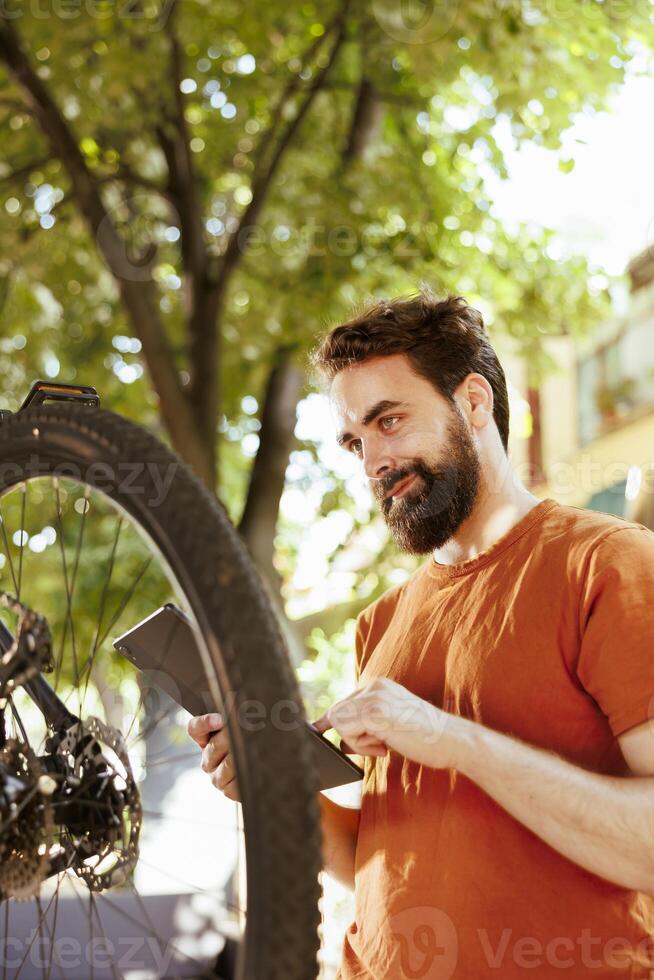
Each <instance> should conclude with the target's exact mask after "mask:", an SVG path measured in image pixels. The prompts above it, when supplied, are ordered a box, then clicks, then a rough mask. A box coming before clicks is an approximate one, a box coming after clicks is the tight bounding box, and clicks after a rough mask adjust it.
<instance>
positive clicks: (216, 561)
mask: <svg viewBox="0 0 654 980" xmlns="http://www.w3.org/2000/svg"><path fill="white" fill-rule="evenodd" d="M65 464H70V465H73V466H75V467H76V468H77V471H78V472H79V473H80V474H81V480H82V482H85V483H87V484H88V485H89V486H91V487H93V488H94V489H98V490H100V491H101V492H102V493H104V494H106V496H108V497H110V498H111V499H112V500H113V501H115V503H117V504H118V505H119V506H120V507H122V508H123V509H124V510H125V511H126V512H128V513H129V515H130V516H131V517H132V518H133V519H134V520H135V521H136V522H137V523H138V524H139V525H140V526H141V527H142V528H143V530H144V531H145V532H146V533H147V534H148V535H149V536H150V537H151V538H152V540H153V542H154V543H155V544H156V545H157V547H158V549H159V550H160V552H161V554H162V555H163V557H164V559H165V560H166V562H167V563H168V565H169V566H170V568H171V570H172V572H173V573H174V575H175V577H176V578H177V580H178V581H179V583H180V585H181V587H182V588H183V589H184V592H185V594H186V596H187V597H188V600H189V604H190V606H191V608H192V611H193V613H194V615H195V617H196V619H197V623H198V625H199V627H200V629H201V630H202V633H203V636H204V638H205V640H206V643H207V648H208V650H209V653H210V656H211V659H212V662H213V665H214V667H215V670H216V675H217V678H218V682H219V685H220V689H221V694H222V695H223V697H227V696H231V697H233V699H234V704H235V705H238V704H239V703H241V702H242V701H249V700H250V699H254V700H257V701H259V702H262V703H263V704H264V705H267V706H271V705H273V704H274V703H279V702H292V703H293V704H294V706H295V708H296V717H297V718H298V719H302V718H304V711H303V707H302V703H301V699H300V694H299V690H298V686H297V682H296V679H295V675H294V673H293V670H292V667H291V664H290V661H289V658H288V654H287V651H286V647H285V644H284V640H283V638H282V635H281V632H280V628H279V625H278V623H277V620H276V617H275V614H274V612H273V610H272V606H271V603H270V600H269V598H268V596H267V593H266V588H265V586H263V584H262V581H261V579H260V578H259V576H258V574H257V572H256V569H255V568H254V565H253V563H252V561H251V559H250V558H249V555H248V554H247V551H246V549H245V546H244V544H243V542H242V541H241V539H240V538H239V536H238V533H237V531H236V529H235V528H234V527H233V525H232V524H231V522H230V521H229V518H228V517H227V514H226V512H225V511H224V509H223V508H222V506H221V505H220V504H219V502H218V501H217V500H216V498H215V497H213V496H212V495H211V493H210V492H209V491H208V490H207V489H206V487H204V485H203V484H202V483H201V482H200V481H199V480H198V479H197V478H196V477H195V476H194V474H193V473H192V471H191V470H190V468H189V467H188V466H187V465H186V464H185V463H183V462H182V461H181V460H180V459H179V458H178V457H177V456H176V455H175V454H174V453H172V452H171V451H170V450H168V449H167V448H166V447H165V446H164V445H163V444H161V443H160V442H159V441H158V440H157V439H156V438H154V436H153V435H152V434H150V433H149V432H148V431H146V430H145V429H143V428H141V427H140V426H138V425H135V424H134V423H132V422H130V421H128V420H127V419H125V418H123V417H122V416H119V415H117V414H116V413H114V412H111V411H108V410H105V409H96V408H88V407H80V406H74V405H65V404H64V405H46V406H42V407H39V408H34V409H29V410H26V411H24V412H21V413H20V414H17V415H14V416H11V417H9V418H6V419H5V420H3V421H2V422H1V423H0V493H4V492H5V491H7V490H9V489H11V488H12V487H15V486H18V485H19V484H20V483H21V482H23V481H24V480H25V479H28V478H30V477H34V476H49V475H52V474H53V471H55V469H56V468H58V469H57V472H59V470H61V468H62V466H65ZM97 464H108V466H105V467H104V468H103V469H102V471H101V473H100V472H99V468H98V466H97ZM119 464H120V465H121V466H123V467H124V465H125V464H128V465H129V466H131V467H132V471H133V472H134V473H136V472H137V470H138V474H137V475H136V476H134V477H133V478H132V479H131V481H130V487H129V489H128V490H126V489H125V488H121V481H120V480H119V479H118V469H117V467H118V465H119ZM170 467H174V477H173V479H172V481H171V483H170V488H169V491H168V493H167V494H166V496H165V498H164V499H163V501H162V502H161V503H160V504H159V505H158V506H156V507H151V506H148V504H147V501H149V500H152V499H154V498H155V496H156V491H157V484H155V482H154V480H153V475H152V474H153V471H156V472H157V474H158V476H159V478H160V482H159V484H158V486H159V487H160V486H161V485H162V483H161V480H162V479H165V476H164V474H165V473H166V472H167V473H170ZM110 474H113V476H112V475H110ZM228 730H229V735H230V742H231V747H232V754H233V758H234V761H235V767H236V772H237V774H238V783H239V791H240V798H241V801H242V812H243V829H244V834H245V848H246V866H247V895H248V907H247V921H246V926H245V940H244V944H243V945H244V948H243V949H242V952H241V954H240V957H239V967H238V978H239V980H311V978H312V977H316V975H317V971H318V967H317V952H318V947H319V937H318V927H319V922H320V914H319V906H318V902H319V898H320V883H319V877H318V875H319V871H320V868H321V861H320V846H321V838H320V820H319V807H318V802H317V793H318V788H319V787H318V775H317V772H316V771H315V768H314V765H313V760H312V757H311V755H310V744H309V743H308V740H307V739H306V736H305V733H304V731H303V727H302V725H301V724H300V723H298V724H297V725H294V726H293V727H291V726H285V728H282V727H279V726H272V725H270V724H268V723H266V724H265V726H264V727H262V728H261V730H259V731H248V732H247V734H246V733H244V732H243V731H241V730H240V729H239V727H238V726H234V727H232V725H229V723H228Z"/></svg>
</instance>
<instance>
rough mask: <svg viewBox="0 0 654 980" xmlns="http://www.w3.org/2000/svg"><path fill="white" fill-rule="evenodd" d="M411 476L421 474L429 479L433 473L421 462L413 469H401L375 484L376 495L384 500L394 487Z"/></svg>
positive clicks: (424, 478)
mask: <svg viewBox="0 0 654 980" xmlns="http://www.w3.org/2000/svg"><path fill="white" fill-rule="evenodd" d="M410 476H421V477H422V478H423V480H425V481H429V480H430V479H431V476H432V474H431V473H430V472H429V471H428V470H426V468H425V467H424V466H422V465H420V464H419V463H417V464H415V465H414V466H413V467H412V468H411V469H407V470H401V471H400V472H399V473H394V474H393V475H392V476H388V477H386V479H384V480H379V482H378V483H377V484H376V486H375V496H376V497H377V499H378V500H384V498H385V497H386V495H387V494H388V493H390V491H391V490H393V489H394V487H396V486H398V484H400V483H402V481H403V480H406V479H407V478H408V477H410Z"/></svg>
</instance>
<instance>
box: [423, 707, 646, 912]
mask: <svg viewBox="0 0 654 980" xmlns="http://www.w3.org/2000/svg"><path fill="white" fill-rule="evenodd" d="M446 732H447V737H448V739H449V740H450V747H451V751H452V757H451V761H452V768H455V769H457V770H458V771H459V772H461V773H463V774H464V775H465V776H467V777H468V778H469V779H472V780H473V781H474V782H475V783H476V784H477V785H478V786H479V787H481V789H483V790H484V791H485V792H486V793H488V795H489V796H491V797H492V798H493V799H494V800H495V801H496V802H497V803H499V804H500V806H502V807H503V808H504V809H505V810H507V811H508V813H510V814H511V815H512V816H513V817H515V818H516V820H519V821H520V823H522V824H524V825H525V826H526V827H528V828H529V829H530V830H532V831H533V832H534V833H535V834H537V835H538V836H539V837H540V838H542V840H544V841H545V842H546V843H547V844H549V845H550V846H551V847H553V848H555V850H557V851H559V852H560V853H561V854H563V855H564V856H565V857H567V858H569V859H570V860H571V861H574V862H575V863H576V864H579V865H581V867H583V868H586V869H587V870H588V871H592V872H593V873H594V874H597V875H599V876H600V877H602V878H606V879H607V880H608V881H612V882H615V883H616V884H618V885H622V886H623V887H625V888H633V889H635V890H637V891H642V892H645V893H647V894H649V895H654V776H653V775H651V774H654V732H653V731H652V727H651V726H649V724H648V725H646V726H640V728H639V734H638V735H637V736H635V737H634V734H632V733H626V734H625V736H623V737H621V738H620V740H619V741H620V744H621V746H622V747H623V751H625V749H627V746H628V747H629V748H628V749H627V751H625V757H626V759H627V763H628V764H632V763H631V761H630V759H631V756H633V758H634V759H636V755H635V754H634V753H636V752H637V758H638V769H637V771H638V772H639V773H640V775H637V776H636V775H634V776H628V777H618V776H604V775H600V774H598V773H593V772H588V771H587V770H585V769H582V768H580V767H578V766H576V765H574V764H572V763H570V762H567V761H566V760H565V759H562V758H560V757H559V756H557V755H554V754H553V753H551V752H548V751H545V750H543V749H540V748H536V747H534V746H531V745H527V744H525V743H523V742H520V741H519V740H517V739H515V738H512V737H510V736H507V735H504V734H502V733H500V732H495V731H493V730H491V729H489V728H486V727H484V726H483V725H479V724H476V723H475V722H472V721H469V720H468V719H466V718H458V717H457V718H454V717H451V718H450V719H448V725H447V727H446ZM645 745H647V746H648V748H646V747H645ZM437 751H438V750H437ZM646 759H648V760H649V762H648V764H647V766H646V763H645V760H646ZM633 768H634V769H635V768H636V764H635V762H634V763H633ZM645 772H647V773H648V774H647V775H645Z"/></svg>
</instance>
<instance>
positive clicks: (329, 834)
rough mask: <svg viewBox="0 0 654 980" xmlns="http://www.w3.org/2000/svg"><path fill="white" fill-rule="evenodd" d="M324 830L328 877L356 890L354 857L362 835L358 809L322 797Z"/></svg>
mask: <svg viewBox="0 0 654 980" xmlns="http://www.w3.org/2000/svg"><path fill="white" fill-rule="evenodd" d="M318 799H319V801H320V819H321V827H322V860H323V866H324V868H325V871H326V872H327V874H329V875H331V876H332V878H335V879H336V881H339V882H340V883H341V884H342V885H345V886H346V888H350V889H354V853H355V851H356V846H357V835H358V832H359V817H360V816H361V811H360V809H359V808H358V807H349V806H339V804H338V803H334V801H333V800H330V799H329V798H328V797H326V796H325V795H324V794H323V793H318Z"/></svg>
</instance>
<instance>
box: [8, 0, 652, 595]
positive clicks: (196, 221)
mask: <svg viewBox="0 0 654 980" xmlns="http://www.w3.org/2000/svg"><path fill="white" fill-rule="evenodd" d="M35 2H36V0H35ZM400 9H401V10H405V8H404V6H402V7H400V5H397V4H394V3H390V2H386V0H374V2H371V3H368V4H363V5H355V4H352V3H349V2H347V0H331V2H327V3H325V4H322V5H320V7H318V5H316V4H314V3H302V4H289V3H285V4H282V3H280V2H278V0H270V2H268V3H266V5H265V6H264V5H263V4H258V5H256V6H255V7H252V5H248V4H245V3H243V2H241V0H231V2H227V3H220V4H218V3H210V2H200V0H197V2H196V0H186V2H185V3H184V4H182V3H180V2H179V0H163V2H162V3H160V4H159V3H158V0H137V2H136V3H134V4H129V5H127V4H125V5H120V4H119V5H118V6H117V7H116V6H112V5H110V4H108V3H105V0H96V2H94V3H91V0H56V3H54V4H53V6H52V7H51V8H45V7H43V8H41V7H39V8H38V9H37V8H35V7H34V6H33V7H32V9H31V10H30V11H29V12H28V10H27V9H26V8H24V7H23V6H22V5H19V4H18V3H17V2H16V3H15V4H14V5H13V6H12V5H11V4H8V5H6V6H5V7H4V15H3V16H2V18H0V63H1V64H2V66H3V68H4V73H3V74H2V75H0V132H1V133H2V143H3V146H4V147H5V148H6V149H5V151H4V152H5V162H4V165H3V170H2V171H0V181H1V182H2V187H3V191H4V195H3V197H4V202H3V203H4V209H3V210H2V214H1V216H0V234H1V235H2V238H1V240H2V243H3V245H2V267H1V270H2V275H3V284H2V289H1V290H0V300H2V299H4V311H3V320H4V325H5V326H4V329H5V330H6V331H7V334H8V336H14V335H15V333H16V332H17V331H20V332H23V333H24V332H25V330H24V329H23V324H25V323H26V322H27V323H29V326H30V333H32V332H33V334H34V337H35V346H36V347H38V348H39V349H40V352H41V353H42V352H43V349H44V346H46V345H47V347H48V350H50V352H51V355H50V356H51V357H54V358H55V359H56V360H58V361H59V363H60V375H59V376H61V377H70V372H71V371H72V370H75V369H78V368H79V366H80V361H79V360H78V358H79V357H80V354H82V351H84V354H83V355H82V356H83V357H84V360H85V363H89V366H90V365H91V364H94V363H95V364H98V365H102V368H103V371H113V372H114V379H113V382H114V383H113V388H110V390H113V391H116V390H117V388H116V385H115V377H118V378H119V379H120V372H121V371H122V372H123V375H124V376H126V375H125V371H129V370H130V369H131V370H132V371H138V369H139V367H140V361H141V360H142V361H143V364H144V365H145V368H146V370H147V378H148V381H149V383H150V385H151V390H152V392H153V393H154V399H152V396H151V395H150V392H149V390H148V387H147V386H146V384H145V380H144V381H143V382H140V384H139V386H134V388H133V394H129V395H128V394H127V392H125V391H124V390H123V391H121V399H122V400H123V401H124V403H125V407H126V409H127V410H128V411H129V412H130V413H133V414H134V415H137V416H138V417H140V418H142V419H143V417H144V416H143V408H144V405H143V401H144V399H146V398H148V399H149V402H148V403H146V406H145V407H146V408H147V412H146V415H145V419H146V420H148V419H151V420H152V421H154V415H155V411H157V410H158V412H159V413H160V416H161V419H162V422H163V426H164V430H163V431H164V433H165V435H166V436H167V438H168V439H169V440H170V442H171V444H172V445H173V447H174V448H175V449H176V450H177V451H178V452H179V453H180V454H181V455H182V457H183V458H184V459H186V460H187V461H188V462H189V463H190V464H191V465H192V466H193V467H194V469H195V470H196V472H197V473H198V475H199V476H200V478H201V479H202V480H204V482H205V483H206V484H207V485H208V486H210V487H211V488H213V489H216V490H217V492H218V495H219V496H220V497H221V498H225V497H228V498H229V499H228V500H227V501H226V503H227V506H228V509H229V510H230V514H231V515H232V516H233V519H234V520H235V522H236V523H237V524H238V525H239V527H240V530H241V533H242V534H243V537H244V540H245V542H246V544H247V546H248V548H249V549H250V551H251V553H252V554H253V556H254V557H255V560H256V561H257V564H258V566H259V568H260V570H261V571H262V573H263V574H264V576H265V577H266V578H267V579H268V581H269V582H270V583H271V585H272V587H273V592H277V591H278V589H279V586H280V573H279V570H278V568H276V566H275V563H274V561H273V556H274V551H275V533H276V528H277V513H278V508H279V500H280V496H281V493H282V490H283V486H284V478H285V472H286V465H287V461H288V458H289V453H291V452H292V451H293V449H294V448H297V447H298V442H297V439H296V438H295V436H294V425H295V405H296V403H297V401H298V399H299V398H300V397H301V395H302V394H303V393H305V392H306V390H307V389H306V387H304V373H303V356H304V354H305V353H306V350H307V347H308V346H310V345H311V344H312V343H313V342H314V338H315V335H316V332H317V331H318V330H319V329H320V328H321V327H323V326H325V325H326V324H327V323H328V322H330V321H331V320H333V319H336V318H337V317H339V316H342V315H345V314H346V313H347V312H348V308H349V307H350V306H351V304H352V302H353V301H354V300H355V299H360V298H361V297H362V296H365V295H367V294H373V295H374V294H378V293H380V292H387V293H394V292H398V291H404V290H405V289H406V288H407V287H409V288H410V287H413V286H415V283H416V281H417V280H418V279H420V278H426V279H429V280H430V281H431V282H432V283H433V284H434V285H435V286H436V287H437V288H439V289H452V290H455V291H460V292H464V293H465V294H466V296H467V298H468V299H469V300H471V301H476V300H478V301H479V302H480V303H482V304H483V305H484V309H485V311H486V312H488V313H490V314H491V317H492V319H494V325H495V328H496V329H497V330H501V331H504V332H505V333H507V334H508V335H509V336H511V337H512V338H514V340H515V342H516V345H517V346H518V348H519V349H520V350H521V351H523V352H524V353H527V354H528V355H529V356H530V361H531V363H533V364H534V365H535V366H536V367H538V365H541V366H542V364H543V359H542V352H541V349H540V340H541V337H542V335H543V333H556V332H560V331H570V330H581V329H584V327H586V326H587V325H588V323H590V322H592V320H593V318H594V317H596V315H597V310H598V303H597V301H596V299H595V298H594V297H593V296H591V295H589V294H588V290H587V287H586V280H587V275H586V272H587V270H586V266H585V263H583V262H581V261H570V262H567V263H561V262H556V261H553V260H552V259H551V258H549V256H548V254H547V245H548V240H549V239H548V236H547V234H546V233H540V232H539V231H537V230H534V229H529V228H525V229H522V230H520V232H519V233H517V234H511V233H509V232H508V231H507V230H506V229H503V228H502V227H501V226H500V224H499V222H498V221H497V219H496V218H495V217H494V215H493V209H492V202H491V201H490V200H489V199H488V196H487V194H486V192H485V187H484V180H483V171H484V167H491V168H493V169H495V170H496V171H499V172H500V173H501V174H505V167H504V161H503V156H502V152H501V149H500V147H499V146H498V143H497V141H496V138H495V133H494V125H495V123H496V121H497V120H498V118H500V117H501V118H503V119H505V120H506V121H507V123H508V125H510V128H511V131H512V134H513V136H514V138H515V139H516V140H517V141H519V142H525V141H529V140H531V141H535V142H537V143H540V144H543V145H545V146H548V147H551V148H557V147H558V146H559V138H560V134H561V132H562V131H563V130H564V129H565V127H566V126H567V125H568V124H569V122H570V120H571V118H572V116H573V115H574V113H576V112H578V111H580V110H581V109H582V108H584V107H586V111H589V112H593V111H596V110H597V109H598V108H600V107H601V106H602V105H603V103H604V100H605V98H606V96H607V94H608V93H609V92H610V91H611V89H612V88H613V87H615V86H616V85H618V83H619V82H620V80H621V78H622V76H623V73H624V69H625V65H626V63H627V61H628V58H629V52H630V50H632V49H633V45H635V44H639V43H640V44H642V43H643V42H644V41H649V40H651V32H652V27H651V23H650V20H649V18H648V13H647V10H646V9H643V7H642V6H639V7H637V8H635V9H634V10H633V11H630V16H629V17H628V18H627V17H623V16H622V10H621V9H620V10H618V9H617V8H615V9H614V7H613V6H612V5H611V4H608V3H603V4H602V3H595V2H592V3H591V2H589V3H586V4H584V5H583V6H582V7H581V8H579V4H578V3H575V2H573V0H561V2H560V3H559V5H558V7H557V16H556V18H554V17H552V16H551V15H550V14H549V13H548V9H549V8H548V4H546V3H545V2H540V0H539V2H536V0H535V2H532V3H524V2H522V0H502V2H501V3H498V4H495V5H491V4H489V3H483V2H481V0H477V2H470V3H466V4H461V5H451V6H450V5H447V4H444V5H436V6H435V7H434V8H433V9H432V11H431V14H430V15H429V16H425V17H423V18H422V20H420V19H419V18H418V19H417V20H416V21H415V22H411V21H410V20H407V19H406V18H407V17H408V15H407V14H406V11H405V19H404V20H403V19H402V17H401V16H400V13H399V11H400ZM407 9H408V8H407ZM573 162H574V161H568V160H563V161H562V166H563V167H564V168H568V167H569V166H570V165H571V164H572V163H573ZM571 309H574V311H575V315H574V318H573V319H572V321H571V320H570V318H569V316H568V311H569V310H571ZM57 326H59V327H60V336H59V338H58V339H55V337H54V333H55V330H56V327H57ZM110 326H111V328H112V335H113V336H118V337H120V338H122V340H121V341H120V344H122V346H123V348H124V349H120V344H119V348H118V349H117V350H116V351H114V352H113V353H111V354H110V355H108V354H107V350H108V342H107V340H108V337H107V334H108V331H109V327H110ZM30 342H31V340H30ZM70 342H72V344H73V346H72V348H70V349H68V350H66V349H65V348H66V345H67V344H68V343H70ZM87 353H88V361H87ZM29 356H30V354H29V352H27V353H26V358H27V359H26V363H29ZM122 387H123V388H124V386H122ZM246 392H249V393H253V392H254V393H256V396H257V401H258V403H259V406H260V411H259V418H258V419H254V418H252V417H251V415H249V414H248V413H245V412H244V411H243V409H242V407H241V401H242V398H243V395H244V393H246ZM137 393H139V394H140V400H139V397H137ZM234 427H236V429H237V430H238V431H240V432H241V433H242V431H243V429H244V428H246V429H247V427H250V431H251V432H252V434H253V435H256V436H257V437H258V451H256V454H255V455H254V456H253V461H252V465H251V467H249V468H248V464H249V460H248V459H244V458H243V457H242V456H240V457H239V458H238V459H237V458H236V454H235V453H233V452H232V447H231V446H230V442H229V434H230V429H231V428H234ZM219 463H220V465H219Z"/></svg>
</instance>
